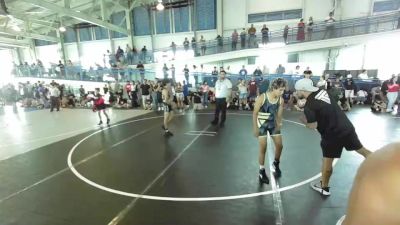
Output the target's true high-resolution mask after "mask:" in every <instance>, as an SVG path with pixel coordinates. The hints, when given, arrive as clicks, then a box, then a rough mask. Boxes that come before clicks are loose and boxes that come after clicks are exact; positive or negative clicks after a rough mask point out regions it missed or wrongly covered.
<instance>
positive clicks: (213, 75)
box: [211, 66, 218, 84]
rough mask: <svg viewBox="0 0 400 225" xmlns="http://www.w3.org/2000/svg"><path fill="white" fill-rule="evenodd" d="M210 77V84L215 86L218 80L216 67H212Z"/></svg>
mask: <svg viewBox="0 0 400 225" xmlns="http://www.w3.org/2000/svg"><path fill="white" fill-rule="evenodd" d="M211 76H212V77H211V80H212V83H213V84H215V82H216V81H217V80H218V70H217V67H216V66H214V70H213V71H212V72H211Z"/></svg>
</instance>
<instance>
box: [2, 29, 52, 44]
mask: <svg viewBox="0 0 400 225" xmlns="http://www.w3.org/2000/svg"><path fill="white" fill-rule="evenodd" d="M0 34H8V35H13V36H18V37H25V38H33V39H38V40H44V41H51V42H58V39H57V38H56V37H52V36H47V35H41V34H34V33H29V32H24V31H21V32H17V31H14V30H10V29H6V30H0Z"/></svg>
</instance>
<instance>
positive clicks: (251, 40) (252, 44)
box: [247, 24, 257, 48]
mask: <svg viewBox="0 0 400 225" xmlns="http://www.w3.org/2000/svg"><path fill="white" fill-rule="evenodd" d="M247 32H248V34H249V48H251V47H255V46H256V32H257V30H256V28H255V27H254V24H251V27H250V28H249V30H248V31H247Z"/></svg>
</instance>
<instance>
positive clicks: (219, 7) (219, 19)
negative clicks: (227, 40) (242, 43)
mask: <svg viewBox="0 0 400 225" xmlns="http://www.w3.org/2000/svg"><path fill="white" fill-rule="evenodd" d="M223 7H224V4H223V0H217V34H219V35H221V36H222V37H223V36H224V16H223Z"/></svg>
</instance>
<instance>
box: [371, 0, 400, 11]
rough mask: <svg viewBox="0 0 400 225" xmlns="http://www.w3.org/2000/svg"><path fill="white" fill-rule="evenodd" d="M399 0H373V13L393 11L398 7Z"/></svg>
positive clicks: (399, 4)
mask: <svg viewBox="0 0 400 225" xmlns="http://www.w3.org/2000/svg"><path fill="white" fill-rule="evenodd" d="M399 6H400V0H390V1H379V2H378V1H375V2H374V8H373V12H374V13H379V12H387V11H395V10H397V9H399Z"/></svg>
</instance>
